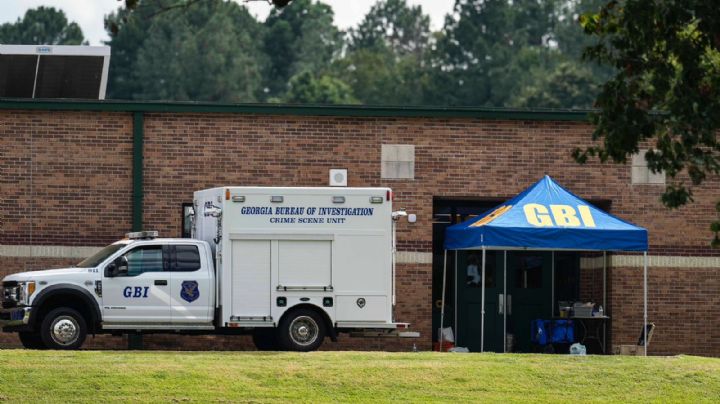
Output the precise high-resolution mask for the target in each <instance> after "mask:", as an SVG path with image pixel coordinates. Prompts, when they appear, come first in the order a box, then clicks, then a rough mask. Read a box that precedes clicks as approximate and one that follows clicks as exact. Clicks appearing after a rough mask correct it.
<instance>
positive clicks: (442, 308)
mask: <svg viewBox="0 0 720 404" xmlns="http://www.w3.org/2000/svg"><path fill="white" fill-rule="evenodd" d="M446 277H447V250H445V255H444V258H443V283H442V301H441V302H440V338H439V340H440V341H439V342H440V344H439V348H438V351H440V352H442V346H443V333H442V329H443V325H445V324H444V323H445V279H446Z"/></svg>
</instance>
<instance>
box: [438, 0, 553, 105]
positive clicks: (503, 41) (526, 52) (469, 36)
mask: <svg viewBox="0 0 720 404" xmlns="http://www.w3.org/2000/svg"><path fill="white" fill-rule="evenodd" d="M557 9H558V1H557V0H551V1H543V2H538V1H535V0H515V1H512V2H511V1H509V0H484V1H483V0H457V1H456V3H455V8H454V12H453V14H452V15H449V16H448V17H446V20H445V27H444V30H443V32H442V33H441V35H440V37H439V38H438V41H437V46H436V51H435V52H434V53H433V58H432V64H433V69H434V74H433V82H432V84H431V87H430V89H429V93H428V95H427V96H426V101H427V102H428V103H437V104H444V105H479V106H506V105H509V103H510V100H511V99H512V97H513V96H514V94H517V93H518V92H519V91H520V89H522V88H523V87H525V86H527V85H528V83H530V82H532V81H533V78H532V77H531V76H529V75H528V74H527V71H526V70H525V69H524V68H520V64H523V63H525V58H528V57H530V58H532V59H533V60H534V61H535V62H536V63H539V64H542V65H544V66H545V67H546V68H549V66H550V65H551V64H552V63H554V60H553V59H554V56H555V55H556V53H557V52H555V51H553V49H551V47H550V46H549V40H550V39H551V38H552V33H553V29H554V27H555V24H556V21H557V18H558V17H557V16H558V12H557ZM516 62H518V63H520V64H517V63H516Z"/></svg>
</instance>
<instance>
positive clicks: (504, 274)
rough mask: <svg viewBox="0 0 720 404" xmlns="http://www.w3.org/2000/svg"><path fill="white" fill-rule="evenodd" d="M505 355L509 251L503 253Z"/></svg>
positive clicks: (504, 343) (505, 345)
mask: <svg viewBox="0 0 720 404" xmlns="http://www.w3.org/2000/svg"><path fill="white" fill-rule="evenodd" d="M502 311H503V353H506V352H507V250H505V251H503V308H502Z"/></svg>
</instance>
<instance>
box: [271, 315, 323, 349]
mask: <svg viewBox="0 0 720 404" xmlns="http://www.w3.org/2000/svg"><path fill="white" fill-rule="evenodd" d="M324 339H325V322H324V321H323V318H322V317H321V316H320V315H319V314H318V313H317V312H316V311H314V310H309V309H296V310H293V311H291V312H290V313H288V314H286V315H285V316H284V317H283V318H282V320H281V321H280V327H278V342H279V343H280V347H281V348H282V349H284V350H287V351H299V352H308V351H314V350H316V349H318V348H319V347H320V345H322V343H323V340H324Z"/></svg>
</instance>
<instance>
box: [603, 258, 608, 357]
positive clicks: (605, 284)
mask: <svg viewBox="0 0 720 404" xmlns="http://www.w3.org/2000/svg"><path fill="white" fill-rule="evenodd" d="M603 315H604V316H607V315H608V307H607V251H603ZM602 327H603V351H604V352H603V353H604V354H606V353H607V321H604V320H603V322H602Z"/></svg>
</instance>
